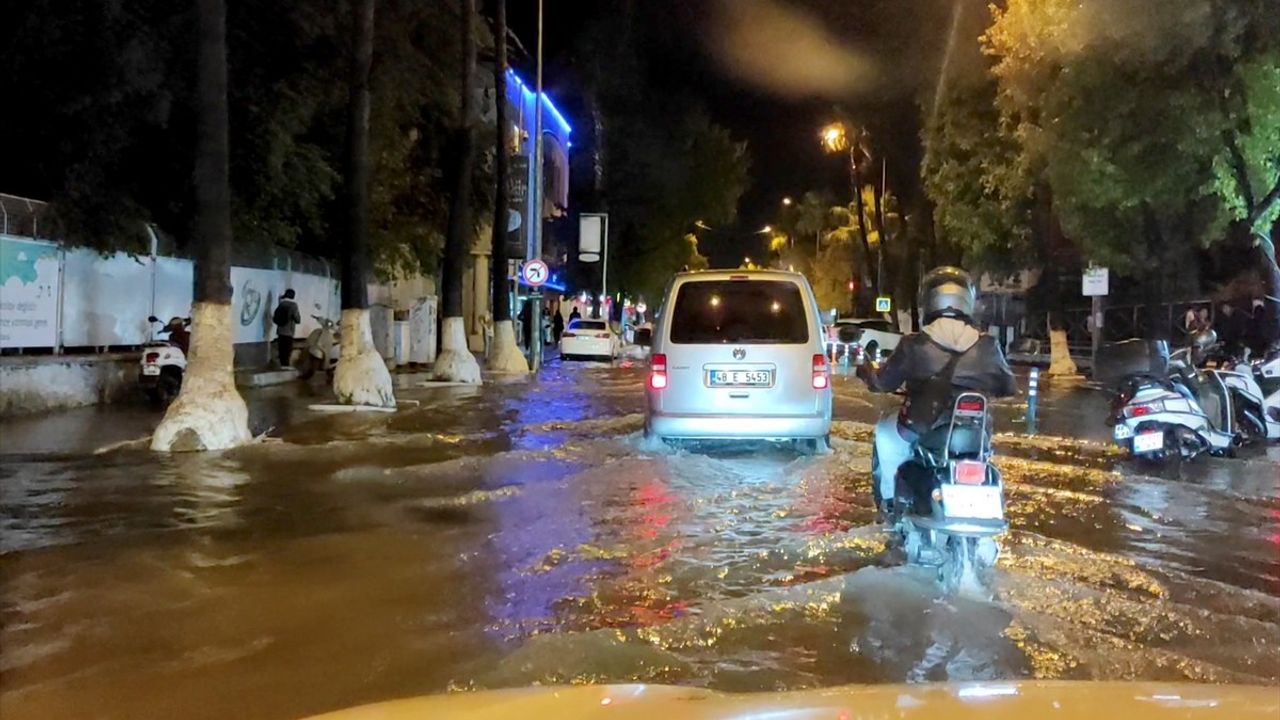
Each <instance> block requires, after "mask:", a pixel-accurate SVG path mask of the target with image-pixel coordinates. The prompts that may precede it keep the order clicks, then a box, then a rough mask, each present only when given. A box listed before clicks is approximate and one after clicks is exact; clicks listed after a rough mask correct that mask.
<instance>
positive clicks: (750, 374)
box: [707, 370, 773, 387]
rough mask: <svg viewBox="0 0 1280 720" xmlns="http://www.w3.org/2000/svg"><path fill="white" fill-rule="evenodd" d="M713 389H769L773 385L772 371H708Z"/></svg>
mask: <svg viewBox="0 0 1280 720" xmlns="http://www.w3.org/2000/svg"><path fill="white" fill-rule="evenodd" d="M707 384H708V385H710V386H711V387H768V386H770V385H772V384H773V371H772V370H708V371H707Z"/></svg>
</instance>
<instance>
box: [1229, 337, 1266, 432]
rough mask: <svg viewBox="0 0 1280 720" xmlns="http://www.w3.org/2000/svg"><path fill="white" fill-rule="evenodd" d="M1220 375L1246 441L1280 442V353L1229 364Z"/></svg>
mask: <svg viewBox="0 0 1280 720" xmlns="http://www.w3.org/2000/svg"><path fill="white" fill-rule="evenodd" d="M1221 372H1222V375H1223V378H1224V383H1225V384H1226V385H1227V387H1228V389H1229V390H1230V391H1231V393H1232V395H1233V398H1232V400H1233V403H1232V405H1233V407H1234V408H1235V410H1236V421H1237V423H1238V424H1239V426H1240V429H1241V432H1242V433H1243V434H1244V440H1245V442H1249V441H1253V440H1266V441H1269V442H1275V441H1277V440H1280V351H1276V352H1272V353H1271V354H1270V355H1269V356H1267V357H1265V358H1263V359H1262V360H1258V361H1255V362H1253V363H1243V362H1228V363H1226V365H1225V366H1224V368H1223V370H1222V371H1221Z"/></svg>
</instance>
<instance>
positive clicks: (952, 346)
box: [858, 266, 1018, 511]
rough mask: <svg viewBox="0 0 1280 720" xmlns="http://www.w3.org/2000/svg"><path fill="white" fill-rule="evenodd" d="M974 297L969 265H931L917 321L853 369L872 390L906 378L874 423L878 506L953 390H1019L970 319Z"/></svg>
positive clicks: (891, 493)
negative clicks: (893, 410)
mask: <svg viewBox="0 0 1280 720" xmlns="http://www.w3.org/2000/svg"><path fill="white" fill-rule="evenodd" d="M976 304H977V290H976V288H975V286H974V283H973V279H972V278H971V277H970V276H969V273H967V272H965V271H964V270H962V269H960V268H957V267H947V266H943V267H938V268H935V269H934V270H932V271H930V272H929V273H928V274H926V275H925V276H924V279H923V280H921V282H920V294H919V305H920V310H921V312H923V313H924V323H925V325H924V328H923V329H922V330H921V331H920V332H918V333H912V334H910V335H907V336H906V337H904V338H902V340H901V341H900V342H899V343H898V347H897V349H896V350H894V352H893V354H892V355H890V356H889V359H888V360H887V361H885V363H884V364H883V365H880V366H877V365H875V364H874V363H870V362H868V363H864V364H862V365H861V366H859V367H858V377H860V378H862V380H863V381H864V382H866V384H867V387H869V388H870V389H871V390H872V391H874V392H894V391H895V390H897V389H898V388H899V387H901V386H902V385H904V384H905V385H906V391H907V400H906V402H905V403H904V404H903V406H902V408H901V410H900V411H899V412H898V413H897V414H896V415H887V416H885V417H884V418H881V420H880V422H878V423H876V430H875V462H874V463H873V467H872V486H873V488H872V489H873V492H874V495H875V499H876V506H877V508H878V509H880V510H882V511H887V510H888V509H889V505H890V502H891V501H892V500H893V499H894V497H895V489H896V487H895V486H896V480H897V475H898V468H899V467H900V466H901V465H902V463H904V462H906V461H907V460H909V459H910V458H911V453H912V450H913V448H914V446H915V443H916V442H917V441H918V440H919V438H920V436H921V435H923V434H925V433H926V432H928V431H929V430H931V429H933V427H934V425H935V423H937V421H938V420H939V419H942V418H944V417H946V415H947V413H948V412H950V410H951V408H952V405H953V403H954V400H955V397H956V395H957V394H958V393H959V392H962V391H966V390H971V391H976V392H980V393H983V394H985V395H988V396H991V397H1006V396H1009V395H1014V394H1016V393H1017V392H1018V386H1017V381H1016V380H1015V378H1014V376H1013V371H1012V370H1010V369H1009V365H1008V363H1007V362H1006V361H1005V358H1004V352H1003V351H1002V350H1001V349H1000V344H999V343H998V342H997V341H996V339H995V338H994V337H992V336H990V335H986V334H984V333H982V332H981V331H979V330H978V329H977V328H976V327H974V326H973V312H974V307H975V305H976Z"/></svg>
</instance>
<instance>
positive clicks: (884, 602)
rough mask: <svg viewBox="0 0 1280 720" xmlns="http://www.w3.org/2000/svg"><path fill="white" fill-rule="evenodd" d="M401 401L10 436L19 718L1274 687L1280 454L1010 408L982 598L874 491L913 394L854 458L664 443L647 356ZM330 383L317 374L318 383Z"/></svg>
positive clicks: (5, 693) (0, 654) (10, 702)
mask: <svg viewBox="0 0 1280 720" xmlns="http://www.w3.org/2000/svg"><path fill="white" fill-rule="evenodd" d="M402 380H403V383H404V386H403V387H402V388H401V390H400V391H399V396H400V397H402V398H406V399H414V400H418V401H420V402H421V405H420V406H418V407H414V408H406V409H402V410H401V411H400V412H397V413H395V414H392V415H387V414H372V413H370V414H347V415H331V416H319V415H316V414H314V413H311V412H309V411H307V409H306V405H307V403H308V402H312V401H314V398H309V397H307V395H308V392H299V391H298V390H297V389H292V388H284V389H280V388H276V389H271V390H265V391H259V392H257V393H256V394H254V395H252V396H251V397H250V404H251V409H252V415H253V418H254V420H253V422H254V424H255V429H256V430H257V431H265V430H267V429H268V428H271V431H270V436H271V438H272V439H271V440H269V441H267V442H264V443H262V444H259V445H255V446H251V447H248V448H243V449H240V450H237V451H234V452H229V453H225V454H221V455H216V456H174V457H158V456H155V455H152V454H150V453H148V452H146V451H144V450H142V449H139V448H138V447H137V446H134V445H129V444H123V445H120V446H117V447H114V448H109V449H107V450H106V451H104V452H94V451H93V450H94V448H97V447H100V446H102V445H107V444H109V443H112V442H115V441H118V440H126V439H129V438H132V437H138V436H140V435H141V434H144V433H145V432H146V430H147V428H148V427H149V426H150V424H152V423H154V422H155V420H156V418H155V417H154V416H153V415H151V414H149V413H148V412H147V411H144V410H141V409H139V408H123V409H98V410H88V411H76V412H73V413H64V414H60V415H55V416H48V417H43V418H32V419H24V420H20V421H19V420H13V421H6V422H5V423H4V424H3V425H0V451H2V452H3V453H4V454H3V465H2V467H0V583H2V585H0V622H2V626H0V716H3V718H4V720H24V719H26V718H88V717H93V718H177V717H182V718H272V719H274V718H294V717H301V716H305V715H308V714H312V713H318V712H322V711H326V710H333V709H337V708H341V707H346V706H350V705H355V704H359V703H365V702H372V701H378V700H385V699H390V698H395V697H403V696H409V695H417V694H424V693H438V692H445V691H451V690H452V691H465V690H468V689H473V688H495V687H507V686H517V685H528V684H532V683H586V682H610V681H636V680H639V681H653V682H663V683H677V684H686V685H695V686H705V687H711V688H716V689H721V690H729V691H748V690H762V689H769V690H772V689H787V688H810V687H822V686H831V685H839V684H846V683H857V682H864V683H881V682H927V681H940V680H975V679H1006V678H1015V679H1016V678H1065V679H1159V680H1189V681H1197V682H1234V683H1253V684H1267V685H1280V462H1278V461H1280V454H1278V452H1277V449H1276V448H1272V449H1271V450H1270V451H1269V452H1270V455H1268V454H1266V452H1264V451H1255V452H1248V453H1244V454H1243V455H1242V457H1240V458H1236V459H1209V458H1206V459H1202V460H1197V461H1196V462H1194V463H1189V464H1186V465H1184V466H1182V467H1181V468H1167V469H1159V468H1152V467H1147V466H1135V465H1129V464H1128V463H1127V462H1122V460H1121V458H1119V457H1118V456H1116V455H1115V454H1113V453H1112V452H1111V450H1110V449H1109V447H1108V446H1107V445H1106V444H1105V443H1104V442H1101V441H1102V440H1105V428H1104V427H1102V414H1101V412H1102V410H1101V408H1102V407H1103V402H1104V398H1101V397H1100V396H1099V394H1098V393H1096V392H1094V391H1089V390H1086V389H1080V388H1075V389H1072V388H1054V387H1052V386H1051V387H1049V388H1048V390H1047V391H1046V395H1045V398H1044V404H1043V408H1042V413H1043V416H1042V421H1041V428H1042V431H1043V432H1042V434H1041V435H1038V436H1036V437H1027V436H1025V435H1023V434H1021V433H1020V432H1019V429H1020V427H1021V426H1020V425H1018V424H1017V422H1016V420H1017V417H1018V416H1019V415H1021V413H1022V408H1021V407H1019V406H1018V405H1017V404H1016V403H1009V404H1007V405H1003V406H1001V407H1000V408H999V409H998V425H999V426H1000V429H1002V430H1004V431H1005V432H1004V433H1003V434H1002V435H1001V436H1000V437H999V438H998V440H997V444H998V450H999V452H1000V458H999V464H1000V465H1001V466H1002V467H1003V469H1004V472H1005V478H1006V483H1007V490H1006V492H1007V496H1008V511H1009V517H1010V521H1011V523H1012V530H1011V532H1009V533H1008V534H1007V535H1006V536H1005V537H1004V538H1002V540H1001V545H1002V554H1001V558H1000V561H999V565H998V567H997V568H996V570H995V571H994V572H993V573H992V574H991V576H990V577H989V578H988V579H987V590H988V591H989V595H988V594H980V595H974V596H959V597H944V596H942V595H941V594H940V593H939V590H938V587H937V584H936V582H935V580H934V577H933V576H932V574H931V573H929V572H928V571H926V570H924V569H920V568H906V567H903V566H902V559H901V556H900V552H899V551H897V550H896V549H895V548H893V547H892V546H891V544H890V543H889V542H888V540H889V538H888V536H887V535H886V534H885V533H884V532H883V531H882V530H881V529H880V528H879V527H878V526H877V525H876V524H875V523H874V518H873V514H872V509H871V501H870V498H869V497H868V487H869V486H868V482H869V472H870V469H869V453H870V447H869V444H868V441H869V439H870V431H871V422H872V421H873V420H874V418H875V416H876V414H877V412H878V411H879V410H881V409H883V408H886V407H889V406H891V405H892V404H893V403H894V402H895V399H894V398H892V397H873V396H871V395H868V394H867V393H866V392H865V391H863V390H861V389H860V387H859V385H858V383H857V381H856V380H852V379H845V378H838V379H837V394H838V399H837V403H836V416H837V419H838V421H839V422H838V424H837V428H836V431H835V440H834V450H833V452H832V453H830V454H827V455H820V456H812V457H810V456H802V455H797V454H795V453H794V452H791V451H789V450H787V449H784V448H757V447H750V446H742V447H728V448H716V449H712V450H710V451H706V452H704V451H688V450H681V451H673V450H670V449H667V448H665V447H654V446H650V445H648V444H646V443H645V442H644V441H643V439H642V438H641V435H640V428H641V423H642V417H641V414H640V413H641V408H642V403H641V393H642V387H643V384H642V380H643V378H642V375H641V371H640V370H639V369H638V368H634V367H606V366H594V365H584V366H575V367H565V366H560V365H556V364H553V365H551V366H549V367H548V368H547V369H546V370H545V371H544V373H543V375H542V377H541V378H540V379H539V380H537V381H524V380H521V381H509V382H492V383H490V384H489V385H487V386H486V387H484V388H483V389H479V390H477V389H466V388H445V389H441V388H426V387H420V386H418V384H417V382H416V381H415V379H414V378H402ZM320 392H321V391H320V390H319V389H318V388H317V389H313V390H311V391H310V393H311V394H319V393H320Z"/></svg>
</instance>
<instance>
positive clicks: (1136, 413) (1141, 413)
mask: <svg viewBox="0 0 1280 720" xmlns="http://www.w3.org/2000/svg"><path fill="white" fill-rule="evenodd" d="M1159 412H1164V403H1163V402H1162V401H1159V400H1157V401H1155V402H1149V403H1143V404H1141V405H1129V406H1127V407H1125V409H1124V415H1125V417H1146V416H1147V415H1154V414H1155V413H1159Z"/></svg>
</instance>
